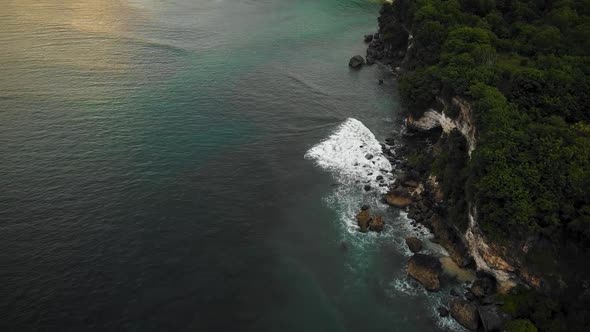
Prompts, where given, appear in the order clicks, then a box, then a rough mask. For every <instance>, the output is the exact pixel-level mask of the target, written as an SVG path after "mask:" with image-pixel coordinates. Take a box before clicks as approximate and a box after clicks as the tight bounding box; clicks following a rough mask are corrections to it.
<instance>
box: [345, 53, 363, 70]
mask: <svg viewBox="0 0 590 332" xmlns="http://www.w3.org/2000/svg"><path fill="white" fill-rule="evenodd" d="M364 64H365V59H364V58H363V57H362V56H361V55H355V56H353V57H352V58H350V61H349V62H348V66H349V67H351V68H360V67H361V66H362V65H364Z"/></svg>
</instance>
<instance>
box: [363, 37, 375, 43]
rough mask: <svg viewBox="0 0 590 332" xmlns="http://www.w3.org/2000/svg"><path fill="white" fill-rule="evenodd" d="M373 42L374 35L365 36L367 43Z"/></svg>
mask: <svg viewBox="0 0 590 332" xmlns="http://www.w3.org/2000/svg"><path fill="white" fill-rule="evenodd" d="M372 40H373V35H365V43H370V42H371V41H372Z"/></svg>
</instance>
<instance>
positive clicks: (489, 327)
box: [477, 305, 508, 331]
mask: <svg viewBox="0 0 590 332" xmlns="http://www.w3.org/2000/svg"><path fill="white" fill-rule="evenodd" d="M477 312H478V314H479V318H480V320H481V325H482V327H483V330H484V331H500V330H501V329H502V326H503V325H504V322H505V321H506V320H507V318H508V317H507V315H506V314H505V313H503V312H502V310H501V309H500V307H499V306H497V305H483V306H479V307H478V308H477Z"/></svg>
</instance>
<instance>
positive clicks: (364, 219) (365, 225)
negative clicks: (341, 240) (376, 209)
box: [356, 209, 371, 233]
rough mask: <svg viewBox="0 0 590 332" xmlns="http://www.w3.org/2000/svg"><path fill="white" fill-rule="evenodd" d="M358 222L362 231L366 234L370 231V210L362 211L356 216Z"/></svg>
mask: <svg viewBox="0 0 590 332" xmlns="http://www.w3.org/2000/svg"><path fill="white" fill-rule="evenodd" d="M356 222H357V224H358V226H359V227H360V231H361V232H363V233H366V232H367V230H368V229H369V223H370V222H371V214H370V213H369V210H368V209H366V210H361V212H359V213H358V214H357V215H356Z"/></svg>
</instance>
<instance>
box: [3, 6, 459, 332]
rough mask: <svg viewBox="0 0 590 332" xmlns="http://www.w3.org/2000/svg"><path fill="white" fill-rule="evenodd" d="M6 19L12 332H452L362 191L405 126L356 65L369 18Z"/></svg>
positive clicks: (373, 25) (134, 9) (133, 15)
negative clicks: (370, 220)
mask: <svg viewBox="0 0 590 332" xmlns="http://www.w3.org/2000/svg"><path fill="white" fill-rule="evenodd" d="M0 8H2V9H1V10H0V158H1V159H0V328H1V330H2V331H281V332H286V331H298V332H300V331H436V330H440V329H451V330H454V329H458V327H457V326H456V325H453V323H452V322H451V321H450V320H449V319H440V318H438V317H437V314H436V310H435V309H436V306H437V304H438V303H440V302H441V301H442V295H432V294H428V293H427V292H425V291H424V290H422V288H420V287H419V286H417V285H416V284H415V283H413V282H411V281H410V280H408V278H407V277H406V273H405V264H406V261H407V259H408V257H409V255H410V253H409V251H408V250H407V249H406V248H405V245H404V237H405V236H406V235H408V234H412V232H415V230H413V229H412V228H411V227H410V226H409V221H408V219H407V218H406V217H405V214H404V213H402V212H400V211H397V210H395V209H391V208H387V207H386V206H384V205H383V204H381V203H380V202H379V198H380V194H379V192H378V191H379V190H377V189H374V190H371V191H368V192H367V191H364V190H363V186H364V185H365V184H366V183H367V182H369V183H371V184H373V185H374V187H376V188H378V187H377V186H376V184H375V183H374V180H373V177H374V175H375V174H376V173H377V172H380V171H381V170H382V169H385V170H386V171H387V170H389V169H391V166H390V165H389V164H388V163H380V162H378V163H377V164H371V163H368V162H366V159H365V158H362V157H363V156H364V155H365V154H366V153H373V154H375V156H376V159H375V160H378V159H379V154H380V147H379V143H378V142H379V141H383V140H384V139H385V138H386V137H397V136H398V135H399V131H400V130H401V125H402V117H401V115H400V113H401V112H402V107H401V105H400V104H399V100H398V96H397V95H396V81H395V79H394V78H393V75H392V73H391V72H390V70H389V69H388V68H387V67H384V66H380V65H373V66H371V67H364V68H363V69H361V70H351V69H349V68H348V65H347V64H348V60H349V58H350V57H351V56H353V55H355V54H363V55H364V53H365V48H366V45H365V44H364V43H363V35H364V34H367V33H372V32H375V31H376V29H377V16H378V12H379V8H380V4H379V3H378V2H375V1H366V0H322V1H319V0H301V1H288V0H192V1H191V0H167V1H162V0H160V1H156V0H129V1H124V0H95V1H91V0H87V1H79V0H76V1H74V0H18V1H17V0H4V1H3V2H2V4H1V5H0ZM380 79H383V80H384V84H383V85H379V84H378V80H380ZM361 146H362V147H361ZM375 165H376V166H375ZM363 167H364V168H363ZM388 167H389V168H388ZM374 172H375V174H371V175H369V173H374ZM386 173H387V172H386ZM387 174H390V178H391V179H393V178H394V177H395V175H394V174H392V173H387ZM363 204H370V205H371V206H372V209H373V210H375V211H378V212H379V213H381V214H382V215H383V216H384V218H385V222H386V227H385V230H384V232H383V233H381V234H375V233H371V234H362V233H359V232H358V231H357V229H356V226H355V221H354V215H355V214H356V212H358V210H359V209H360V207H361V205H363ZM425 236H427V235H425Z"/></svg>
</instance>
